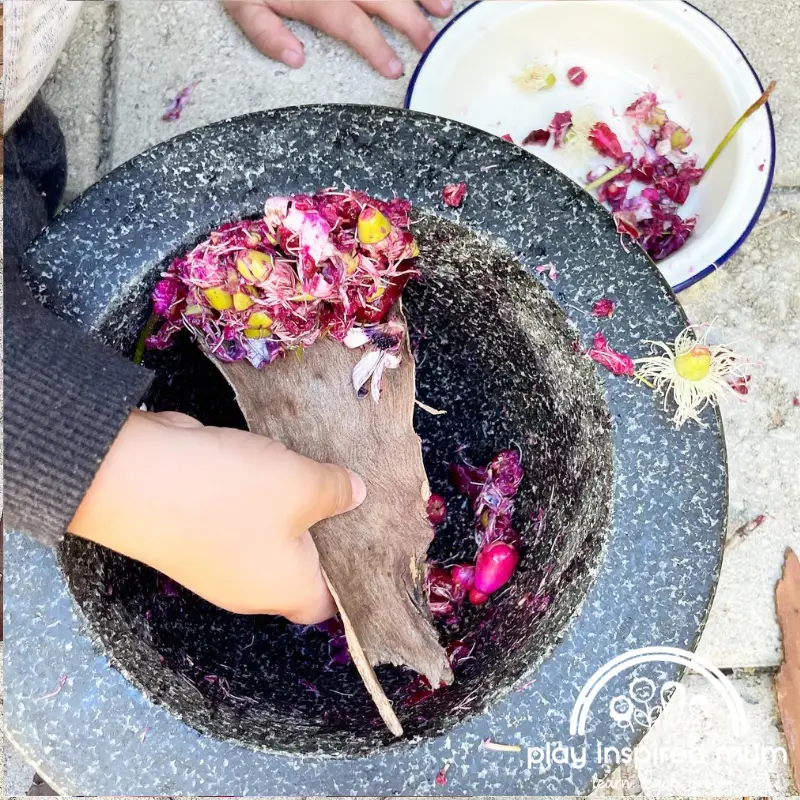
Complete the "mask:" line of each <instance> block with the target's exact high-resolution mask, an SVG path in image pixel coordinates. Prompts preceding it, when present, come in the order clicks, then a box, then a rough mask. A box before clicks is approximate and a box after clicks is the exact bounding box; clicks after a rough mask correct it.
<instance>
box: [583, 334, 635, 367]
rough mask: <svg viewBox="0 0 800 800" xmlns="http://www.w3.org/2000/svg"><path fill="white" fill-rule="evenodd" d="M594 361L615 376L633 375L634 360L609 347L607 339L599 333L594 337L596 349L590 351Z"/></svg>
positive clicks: (590, 356)
mask: <svg viewBox="0 0 800 800" xmlns="http://www.w3.org/2000/svg"><path fill="white" fill-rule="evenodd" d="M588 356H589V358H591V359H592V361H594V362H596V363H598V364H600V365H601V366H603V367H605V368H606V369H607V370H609V371H611V372H613V373H614V374H615V375H633V374H634V372H635V368H634V365H633V359H632V358H631V357H630V356H626V355H625V354H624V353H618V352H617V351H616V350H613V349H612V348H611V347H609V344H608V342H607V341H606V337H605V336H603V334H602V333H600V332H599V331H598V332H597V333H596V334H595V335H594V347H592V348H591V349H590V350H589V351H588Z"/></svg>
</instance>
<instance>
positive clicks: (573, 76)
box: [567, 67, 586, 86]
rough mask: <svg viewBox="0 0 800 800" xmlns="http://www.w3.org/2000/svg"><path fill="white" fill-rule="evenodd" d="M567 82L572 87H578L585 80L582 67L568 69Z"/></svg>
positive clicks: (584, 71)
mask: <svg viewBox="0 0 800 800" xmlns="http://www.w3.org/2000/svg"><path fill="white" fill-rule="evenodd" d="M567 80H568V81H569V82H570V83H571V84H572V85H573V86H580V85H581V84H582V83H583V82H584V81H585V80H586V70H584V68H583V67H570V68H569V69H568V70H567Z"/></svg>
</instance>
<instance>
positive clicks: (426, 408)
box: [414, 400, 447, 417]
mask: <svg viewBox="0 0 800 800" xmlns="http://www.w3.org/2000/svg"><path fill="white" fill-rule="evenodd" d="M414 402H415V403H416V404H417V405H418V406H419V407H420V408H421V409H422V410H423V411H427V412H428V413H429V414H430V415H431V416H434V417H438V416H440V415H441V414H446V413H447V412H446V411H442V410H441V409H438V408H434V407H433V406H429V405H428V404H427V403H423V402H422V400H414Z"/></svg>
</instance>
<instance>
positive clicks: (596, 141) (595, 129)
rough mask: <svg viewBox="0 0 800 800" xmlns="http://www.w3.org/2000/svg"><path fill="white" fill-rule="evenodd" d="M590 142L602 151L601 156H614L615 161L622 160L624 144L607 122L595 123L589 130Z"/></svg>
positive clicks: (598, 150) (599, 151)
mask: <svg viewBox="0 0 800 800" xmlns="http://www.w3.org/2000/svg"><path fill="white" fill-rule="evenodd" d="M588 139H589V143H590V144H591V145H592V147H594V149H595V150H597V152H598V153H600V155H601V156H607V157H608V158H613V159H614V161H622V159H623V156H624V154H623V152H622V145H621V144H620V143H619V139H618V138H617V135H616V134H615V133H614V131H612V130H611V128H609V127H608V125H606V123H605V122H597V123H595V124H594V125H593V126H592V128H591V130H590V131H589V136H588Z"/></svg>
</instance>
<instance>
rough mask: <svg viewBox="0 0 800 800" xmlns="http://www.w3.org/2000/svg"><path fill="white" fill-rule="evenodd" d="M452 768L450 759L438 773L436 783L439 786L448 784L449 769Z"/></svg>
mask: <svg viewBox="0 0 800 800" xmlns="http://www.w3.org/2000/svg"><path fill="white" fill-rule="evenodd" d="M449 769H450V762H449V761H448V762H447V763H446V764H445V765H444V766H443V767H442V768H441V769H440V770H439V772H437V773H436V783H437V784H438V785H439V786H445V785H446V784H447V770H449Z"/></svg>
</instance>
